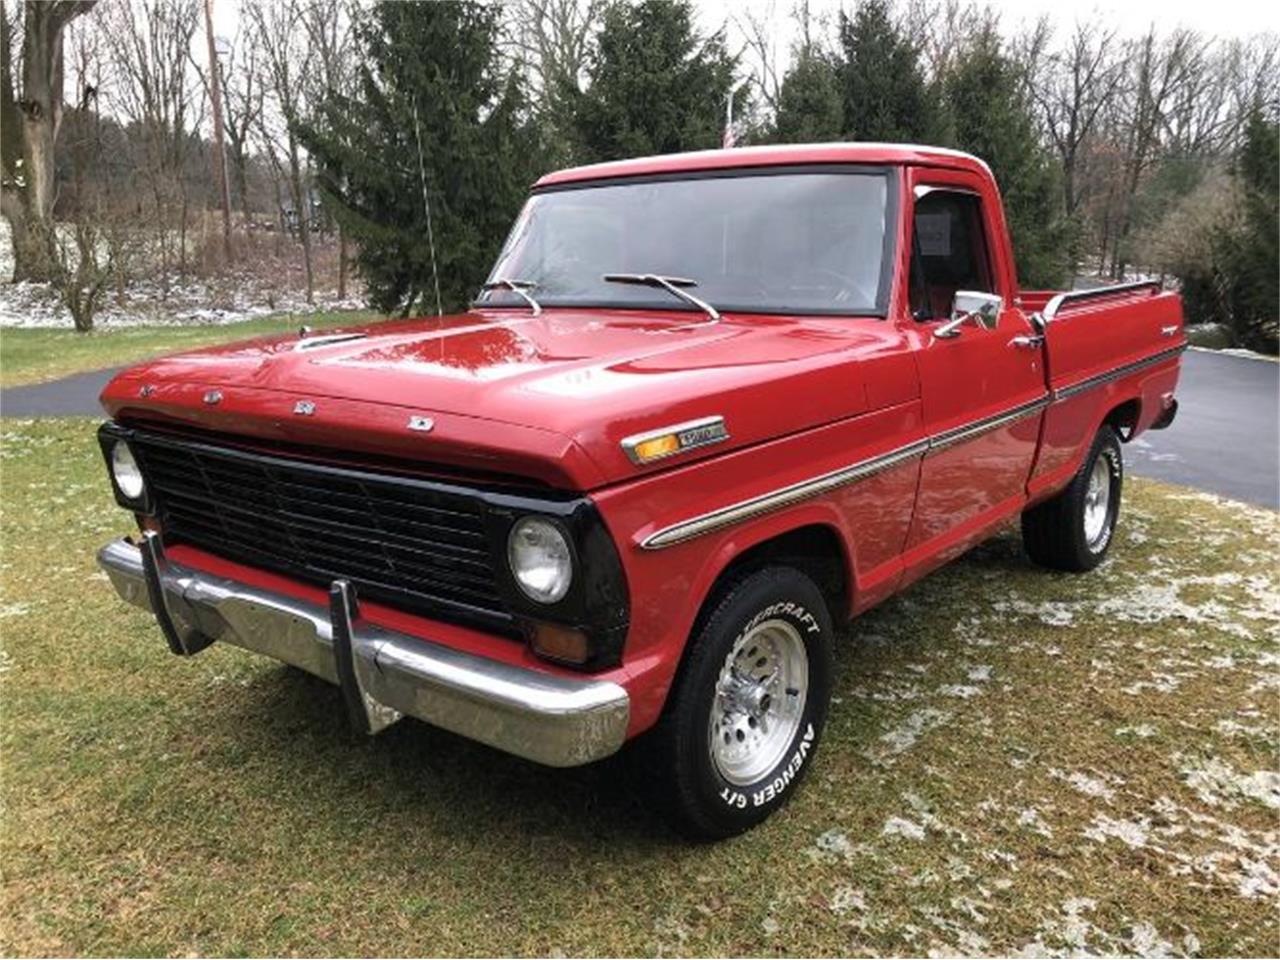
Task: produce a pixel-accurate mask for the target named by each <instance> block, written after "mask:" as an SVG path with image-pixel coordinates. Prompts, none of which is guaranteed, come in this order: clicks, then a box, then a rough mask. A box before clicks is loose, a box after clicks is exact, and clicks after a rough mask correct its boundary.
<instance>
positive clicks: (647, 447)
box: [635, 433, 680, 463]
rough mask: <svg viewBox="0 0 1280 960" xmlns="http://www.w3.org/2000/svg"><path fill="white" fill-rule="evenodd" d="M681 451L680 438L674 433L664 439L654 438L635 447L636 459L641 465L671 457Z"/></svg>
mask: <svg viewBox="0 0 1280 960" xmlns="http://www.w3.org/2000/svg"><path fill="white" fill-rule="evenodd" d="M679 449H680V440H679V438H678V437H677V436H676V435H675V434H674V433H668V434H667V435H666V436H664V437H654V438H653V439H652V440H644V441H642V442H640V443H637V444H636V445H635V457H636V459H637V460H639V461H640V462H641V463H647V462H648V461H650V460H657V459H659V458H661V457H669V456H671V454H673V453H676V452H677V451H678V450H679Z"/></svg>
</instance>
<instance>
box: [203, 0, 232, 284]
mask: <svg viewBox="0 0 1280 960" xmlns="http://www.w3.org/2000/svg"><path fill="white" fill-rule="evenodd" d="M204 33H205V39H206V40H208V43H209V90H210V96H211V98H212V100H213V180H214V183H215V184H217V187H218V193H219V195H220V196H221V197H222V252H223V255H224V256H225V257H226V262H227V263H228V264H230V263H231V260H232V253H231V188H230V186H229V185H228V182H227V148H226V145H225V143H224V141H223V135H222V71H221V70H220V69H219V66H218V48H217V45H216V44H215V43H214V42H213V0H204Z"/></svg>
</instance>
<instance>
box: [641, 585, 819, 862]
mask: <svg viewBox="0 0 1280 960" xmlns="http://www.w3.org/2000/svg"><path fill="white" fill-rule="evenodd" d="M713 602H714V603H715V606H714V608H713V609H712V612H711V614H710V615H709V616H708V617H706V618H705V619H704V620H703V621H702V626H701V627H700V628H699V629H698V630H697V632H696V633H695V635H694V636H693V638H692V639H691V640H690V643H689V648H688V650H687V652H686V654H685V660H684V663H683V664H682V667H681V670H680V674H679V676H678V677H677V679H676V682H675V685H674V686H673V687H672V690H671V693H670V696H669V698H668V701H667V707H666V710H665V712H664V713H663V716H662V719H661V720H660V721H659V723H658V725H657V726H656V727H655V728H654V730H653V732H652V733H651V734H650V735H649V737H648V738H647V742H646V744H645V747H646V749H647V753H648V758H647V759H648V761H649V762H648V764H647V765H646V766H647V769H646V776H647V780H648V786H649V787H650V789H651V792H652V793H653V794H654V797H655V800H656V801H657V803H658V806H659V807H660V809H662V810H663V812H664V813H665V814H666V815H667V818H668V819H669V820H670V821H671V823H672V825H673V826H674V827H675V828H676V829H677V830H679V831H680V832H681V833H683V834H684V835H685V836H687V837H689V838H690V839H693V840H702V841H708V840H720V839H724V838H725V837H731V836H734V835H736V834H739V833H742V832H743V831H745V830H749V829H750V828H751V827H754V826H755V825H756V824H758V823H760V822H761V821H763V820H764V819H765V818H767V817H768V816H769V815H770V814H772V813H773V812H774V811H775V810H777V809H778V808H780V807H781V806H782V805H783V804H784V803H786V802H787V800H789V799H790V797H791V795H792V794H793V793H794V792H795V790H796V788H797V787H798V786H799V784H800V781H801V780H802V779H803V777H804V774H805V773H806V772H808V769H809V767H810V766H811V765H812V763H813V754H814V752H815V750H816V748H817V746H818V741H819V739H820V738H821V735H822V728H823V725H824V723H825V722H826V717H827V707H828V705H829V703H830V699H831V639H832V626H831V615H830V613H829V612H828V610H827V605H826V602H825V601H824V599H823V596H822V593H821V592H820V591H819V590H818V588H817V586H815V585H814V582H813V581H812V580H810V579H809V578H808V577H807V576H805V575H804V574H802V573H800V572H799V571H797V570H794V569H792V568H790V567H782V566H773V567H765V568H764V569H761V570H758V571H756V572H754V573H751V574H747V575H745V576H743V577H742V578H741V579H739V580H737V581H735V582H733V583H732V584H730V585H729V587H728V588H727V589H725V590H724V591H723V592H721V594H720V596H719V599H718V600H716V601H713ZM770 678H772V679H770Z"/></svg>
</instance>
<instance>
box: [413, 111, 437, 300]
mask: <svg viewBox="0 0 1280 960" xmlns="http://www.w3.org/2000/svg"><path fill="white" fill-rule="evenodd" d="M413 133H414V136H415V137H416V138H417V141H418V181H419V182H420V183H421V184H422V209H423V210H425V211H426V213H427V245H428V246H429V247H430V248H431V281H432V283H433V284H434V285H435V289H436V316H437V317H439V316H443V315H444V308H443V307H442V306H441V305H440V272H439V270H438V269H437V267H436V237H435V231H433V230H432V229H431V201H430V200H428V199H427V166H426V163H425V162H424V161H423V159H422V126H421V125H420V124H419V123H418V98H417V97H416V96H415V97H414V98H413Z"/></svg>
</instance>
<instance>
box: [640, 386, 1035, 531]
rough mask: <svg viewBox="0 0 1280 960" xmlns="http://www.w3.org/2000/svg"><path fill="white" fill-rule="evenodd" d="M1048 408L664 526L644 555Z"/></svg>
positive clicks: (1023, 408)
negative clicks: (649, 551)
mask: <svg viewBox="0 0 1280 960" xmlns="http://www.w3.org/2000/svg"><path fill="white" fill-rule="evenodd" d="M1048 403H1049V399H1048V397H1042V398H1040V399H1038V400H1032V401H1031V402H1030V403H1024V404H1021V405H1020V406H1017V407H1014V408H1013V409H1011V410H1006V411H1004V412H1003V413H997V414H995V415H994V416H991V417H984V418H983V419H982V420H977V421H975V422H973V423H966V424H963V425H962V426H959V427H955V428H954V429H951V430H948V431H946V432H944V433H940V434H937V435H935V436H932V437H926V438H924V439H923V440H917V441H915V442H914V443H909V444H907V445H906V446H902V447H898V448H896V449H894V450H890V451H889V452H888V453H882V454H880V455H878V456H875V457H869V458H868V459H866V460H859V461H858V462H857V463H854V464H851V465H850V466H847V467H841V468H840V469H839V470H833V471H832V472H831V473H824V474H821V475H820V476H817V477H814V478H813V479H811V480H802V481H800V482H799V483H793V484H791V485H790V486H787V487H782V488H781V489H780V490H774V491H771V492H769V493H765V494H761V495H760V496H758V497H752V498H751V499H750V500H742V501H740V502H738V503H734V504H731V505H730V506H727V507H722V508H721V509H719V510H713V511H711V512H710V513H704V514H701V515H700V516H696V517H693V518H692V519H689V520H684V521H682V522H680V523H677V524H674V525H672V526H670V527H664V528H663V529H661V530H659V531H658V532H657V533H653V534H650V535H649V536H648V537H646V538H645V539H644V540H642V541H641V543H640V546H641V547H642V548H643V549H645V550H661V549H662V548H663V547H671V546H675V545H676V544H677V543H684V542H685V541H686V540H692V539H693V538H694V537H700V536H702V535H703V534H704V533H710V532H712V531H713V530H719V529H721V528H722V527H727V526H731V525H732V524H735V523H741V522H742V521H743V520H750V519H752V518H753V517H758V516H761V515H762V514H766V513H771V512H772V511H774V510H779V509H781V508H782V507H789V506H791V505H792V504H793V503H799V502H800V501H801V500H808V499H809V498H811V497H816V496H820V495H821V494H824V493H829V492H830V491H832V490H835V489H837V488H839V487H843V486H847V485H848V484H850V483H854V482H856V481H859V480H865V479H867V478H868V477H871V476H874V475H875V474H877V473H879V472H880V471H882V470H887V469H888V468H889V467H894V466H897V465H898V464H900V463H903V462H904V461H906V460H910V459H911V458H913V457H916V456H927V455H929V454H931V453H933V452H935V451H939V450H944V449H946V448H947V447H950V446H954V445H955V444H957V443H961V442H963V441H965V440H971V439H973V438H974V437H977V436H980V435H981V434H984V433H987V432H989V431H991V430H997V429H999V428H1000V427H1003V426H1007V425H1008V424H1010V423H1013V422H1014V421H1017V420H1021V419H1023V418H1024V417H1029V416H1032V415H1033V414H1036V413H1039V412H1040V411H1041V410H1043V409H1044V408H1045V407H1046V406H1048Z"/></svg>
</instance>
